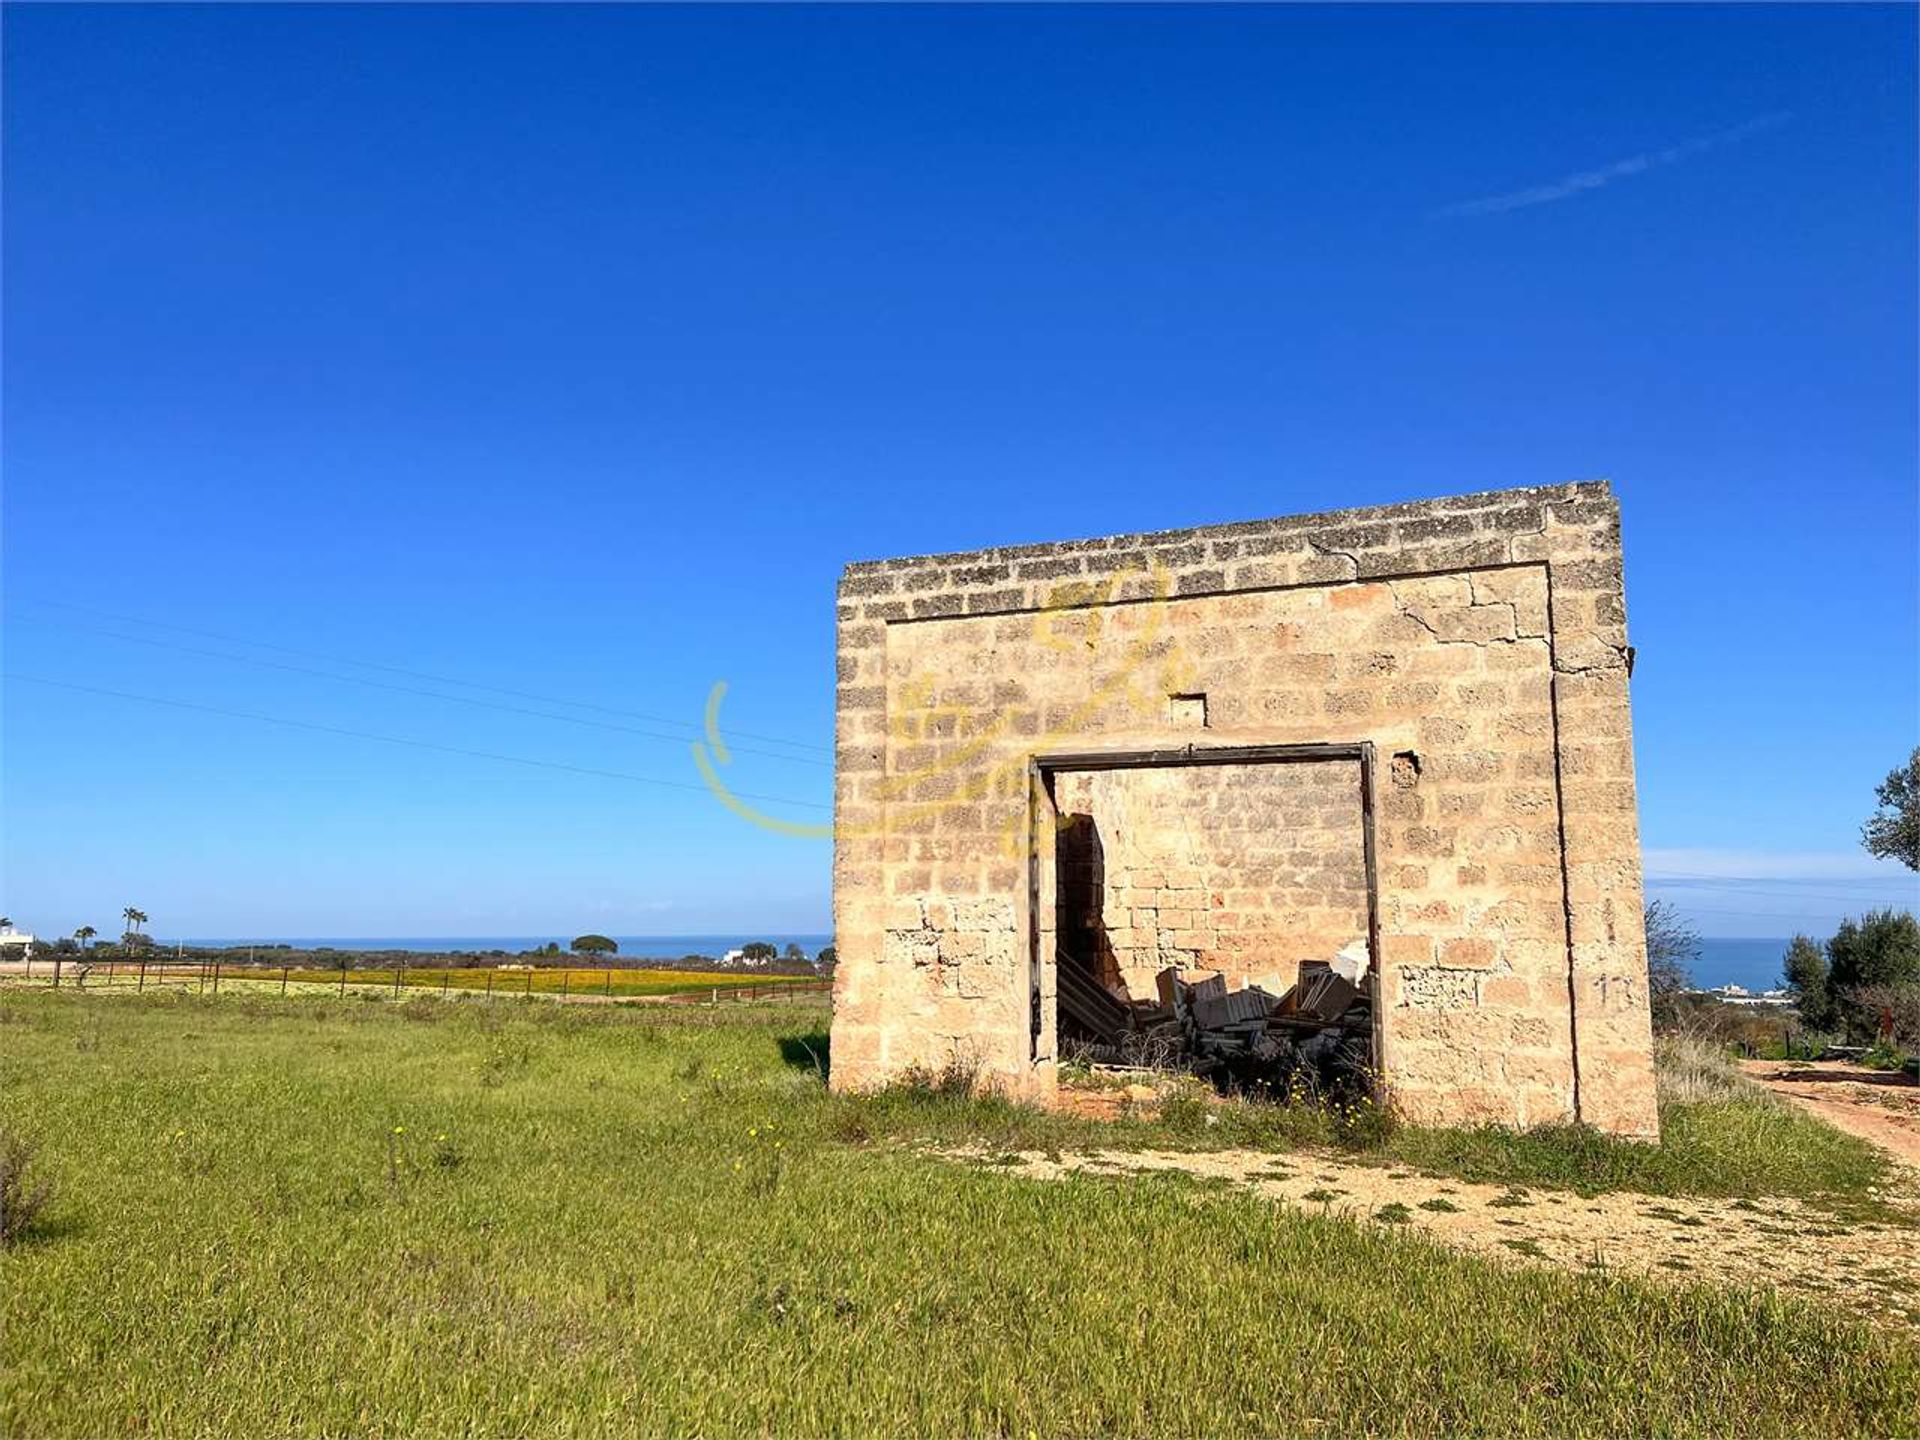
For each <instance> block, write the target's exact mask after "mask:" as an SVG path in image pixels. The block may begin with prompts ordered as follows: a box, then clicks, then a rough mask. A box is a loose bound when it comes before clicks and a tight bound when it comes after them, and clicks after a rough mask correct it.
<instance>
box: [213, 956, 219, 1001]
mask: <svg viewBox="0 0 1920 1440" xmlns="http://www.w3.org/2000/svg"><path fill="white" fill-rule="evenodd" d="M213 993H214V994H216V995H218V994H219V993H220V962H219V961H218V960H216V961H214V962H213Z"/></svg>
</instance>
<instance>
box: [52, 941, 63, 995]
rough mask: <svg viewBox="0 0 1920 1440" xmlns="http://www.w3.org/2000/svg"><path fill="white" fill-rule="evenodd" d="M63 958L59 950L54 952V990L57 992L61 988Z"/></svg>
mask: <svg viewBox="0 0 1920 1440" xmlns="http://www.w3.org/2000/svg"><path fill="white" fill-rule="evenodd" d="M61 958H62V957H61V954H60V952H59V951H58V950H56V951H54V952H53V988H54V989H56V990H58V989H59V988H60V961H61Z"/></svg>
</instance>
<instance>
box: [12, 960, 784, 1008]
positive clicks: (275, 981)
mask: <svg viewBox="0 0 1920 1440" xmlns="http://www.w3.org/2000/svg"><path fill="white" fill-rule="evenodd" d="M42 964H43V966H44V969H43V971H42V972H41V973H40V974H37V975H35V976H34V977H33V980H32V983H34V984H38V985H50V984H51V982H52V975H53V966H52V964H51V962H42ZM281 980H282V975H281V970H280V967H278V966H274V965H227V966H223V967H222V968H221V971H220V974H219V976H218V978H217V980H216V978H215V976H214V973H213V966H212V965H210V964H209V965H206V966H204V967H202V966H199V965H192V964H189V965H174V964H170V963H164V962H161V961H158V960H156V961H154V962H153V963H152V964H150V965H149V966H148V967H147V973H146V977H145V980H144V982H143V981H142V979H141V975H140V968H139V966H138V965H137V964H135V963H130V962H128V961H124V960H122V961H118V962H116V963H115V964H114V965H112V966H111V967H109V966H108V965H107V964H106V963H105V962H100V963H98V964H96V965H95V966H94V967H93V970H92V972H91V974H89V975H88V976H87V977H86V979H85V980H84V982H80V981H77V980H76V978H75V977H74V976H73V975H72V974H71V973H69V974H68V975H67V976H66V980H65V984H66V986H67V987H71V988H76V989H80V988H84V989H87V990H94V991H99V990H102V989H105V990H109V991H111V992H113V993H115V994H119V993H122V992H124V991H127V990H141V989H142V987H143V984H144V989H147V990H161V991H166V990H175V989H185V990H191V991H192V992H193V993H194V994H196V995H197V994H200V993H202V992H204V991H210V990H211V989H212V988H213V987H214V986H215V985H216V984H217V985H218V987H219V988H220V989H221V990H222V991H226V992H233V991H236V990H241V989H244V990H247V991H249V992H252V991H259V992H263V993H277V992H278V991H279V989H280V985H281ZM285 980H286V983H287V986H288V989H289V992H290V994H291V993H292V992H293V990H294V989H295V987H299V988H303V989H305V990H306V991H307V993H309V994H316V993H318V994H324V993H327V992H329V991H331V992H334V993H338V989H339V987H340V986H341V984H342V982H343V980H344V982H345V987H346V991H347V993H348V994H349V995H353V994H359V993H366V992H369V991H372V992H376V993H377V992H379V991H383V990H386V991H391V990H393V989H394V988H395V983H396V981H397V982H398V985H399V988H400V989H402V990H425V991H430V992H441V991H445V992H452V991H456V990H458V991H466V992H477V993H479V994H487V995H491V996H492V997H493V998H494V999H496V1000H511V999H513V998H514V997H515V996H518V995H563V994H568V995H604V996H610V997H612V998H614V999H620V998H627V997H638V996H649V995H706V994H710V993H711V992H713V991H716V990H717V991H720V992H721V993H722V994H727V993H731V992H737V991H740V990H743V989H744V990H754V991H757V992H761V993H770V992H773V991H775V990H778V989H783V988H786V987H792V986H796V985H798V986H801V987H803V988H804V987H807V986H814V987H818V986H819V984H820V981H819V980H818V978H817V977H815V976H812V975H746V974H725V973H720V972H709V971H694V970H665V969H638V968H630V967H629V968H621V967H619V966H597V967H596V966H544V965H543V966H536V967H530V968H525V969H511V968H504V967H503V968H494V967H489V966H452V965H442V966H426V965H420V966H401V967H393V968H389V969H385V970H369V969H363V968H359V967H355V968H353V969H349V970H347V971H345V972H344V974H343V972H341V971H339V970H327V969H320V968H314V967H303V966H297V965H296V966H289V967H288V968H287V970H286V974H285ZM15 983H24V982H17V981H16V982H15Z"/></svg>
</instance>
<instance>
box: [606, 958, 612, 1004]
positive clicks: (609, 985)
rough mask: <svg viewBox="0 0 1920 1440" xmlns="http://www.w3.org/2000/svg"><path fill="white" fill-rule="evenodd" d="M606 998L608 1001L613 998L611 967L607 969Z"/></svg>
mask: <svg viewBox="0 0 1920 1440" xmlns="http://www.w3.org/2000/svg"><path fill="white" fill-rule="evenodd" d="M607 998H608V999H609V1000H611V999H612V998H613V967H612V966H611V965H609V966H608V967H607Z"/></svg>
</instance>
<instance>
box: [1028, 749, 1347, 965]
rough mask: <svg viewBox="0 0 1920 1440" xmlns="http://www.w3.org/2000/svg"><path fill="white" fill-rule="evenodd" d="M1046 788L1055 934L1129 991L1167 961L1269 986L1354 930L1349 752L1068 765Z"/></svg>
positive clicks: (1335, 947)
mask: <svg viewBox="0 0 1920 1440" xmlns="http://www.w3.org/2000/svg"><path fill="white" fill-rule="evenodd" d="M1054 797H1055V802H1056V808H1057V809H1058V811H1059V814H1060V817H1061V821H1062V828H1061V837H1060V843H1059V845H1058V847H1057V851H1058V853H1059V854H1060V855H1061V856H1062V860H1061V863H1060V865H1059V877H1060V878H1059V905H1058V907H1057V908H1058V913H1059V921H1058V934H1059V936H1060V941H1059V943H1060V945H1061V948H1062V949H1068V948H1073V949H1075V950H1077V952H1078V953H1079V954H1080V955H1082V956H1084V957H1085V959H1086V961H1087V963H1090V964H1092V965H1093V966H1094V968H1095V971H1096V973H1098V974H1099V975H1100V976H1101V978H1102V979H1104V980H1107V981H1108V983H1109V984H1112V985H1115V986H1118V987H1119V988H1121V989H1124V990H1125V991H1126V993H1127V994H1128V996H1129V997H1131V998H1134V999H1149V1000H1150V999H1152V998H1153V997H1154V994H1155V988H1154V977H1155V976H1156V975H1158V974H1159V973H1160V971H1161V970H1163V969H1165V968H1166V967H1167V966H1169V965H1177V966H1180V967H1182V968H1184V969H1200V970H1218V971H1219V972H1220V973H1221V974H1222V975H1224V976H1225V977H1226V979H1227V986H1228V988H1229V989H1233V990H1238V989H1241V988H1243V987H1244V986H1248V985H1257V986H1260V987H1261V988H1263V989H1265V990H1267V991H1268V992H1269V993H1271V994H1274V995H1278V994H1281V993H1283V992H1284V991H1285V990H1286V988H1287V987H1288V986H1290V985H1292V984H1293V982H1294V980H1295V978H1296V977H1297V975H1298V973H1299V969H1300V962H1301V961H1302V960H1323V961H1330V960H1332V959H1333V957H1334V956H1335V955H1336V954H1337V953H1338V952H1339V951H1340V949H1341V947H1342V946H1344V945H1348V944H1351V943H1352V942H1353V941H1356V940H1359V941H1365V940H1366V938H1367V874H1366V854H1365V841H1364V837H1363V835H1362V832H1361V823H1360V822H1361V810H1360V767H1359V765H1358V763H1357V762H1355V761H1352V760H1314V761H1287V762H1283V763H1260V764H1245V765H1186V766H1178V767H1174V768H1168V769H1143V770H1085V771H1067V772H1065V773H1063V774H1060V775H1059V776H1057V777H1056V778H1055V781H1054ZM1069 822H1071V823H1069ZM1076 861H1077V862H1078V863H1077V864H1075V862H1076ZM1069 864H1074V869H1073V871H1071V872H1070V871H1069V868H1068V867H1069ZM1075 881H1077V882H1078V883H1072V882H1075ZM1070 902H1073V903H1070ZM1069 936H1071V937H1072V941H1071V942H1070V941H1069V938H1068V937H1069Z"/></svg>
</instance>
